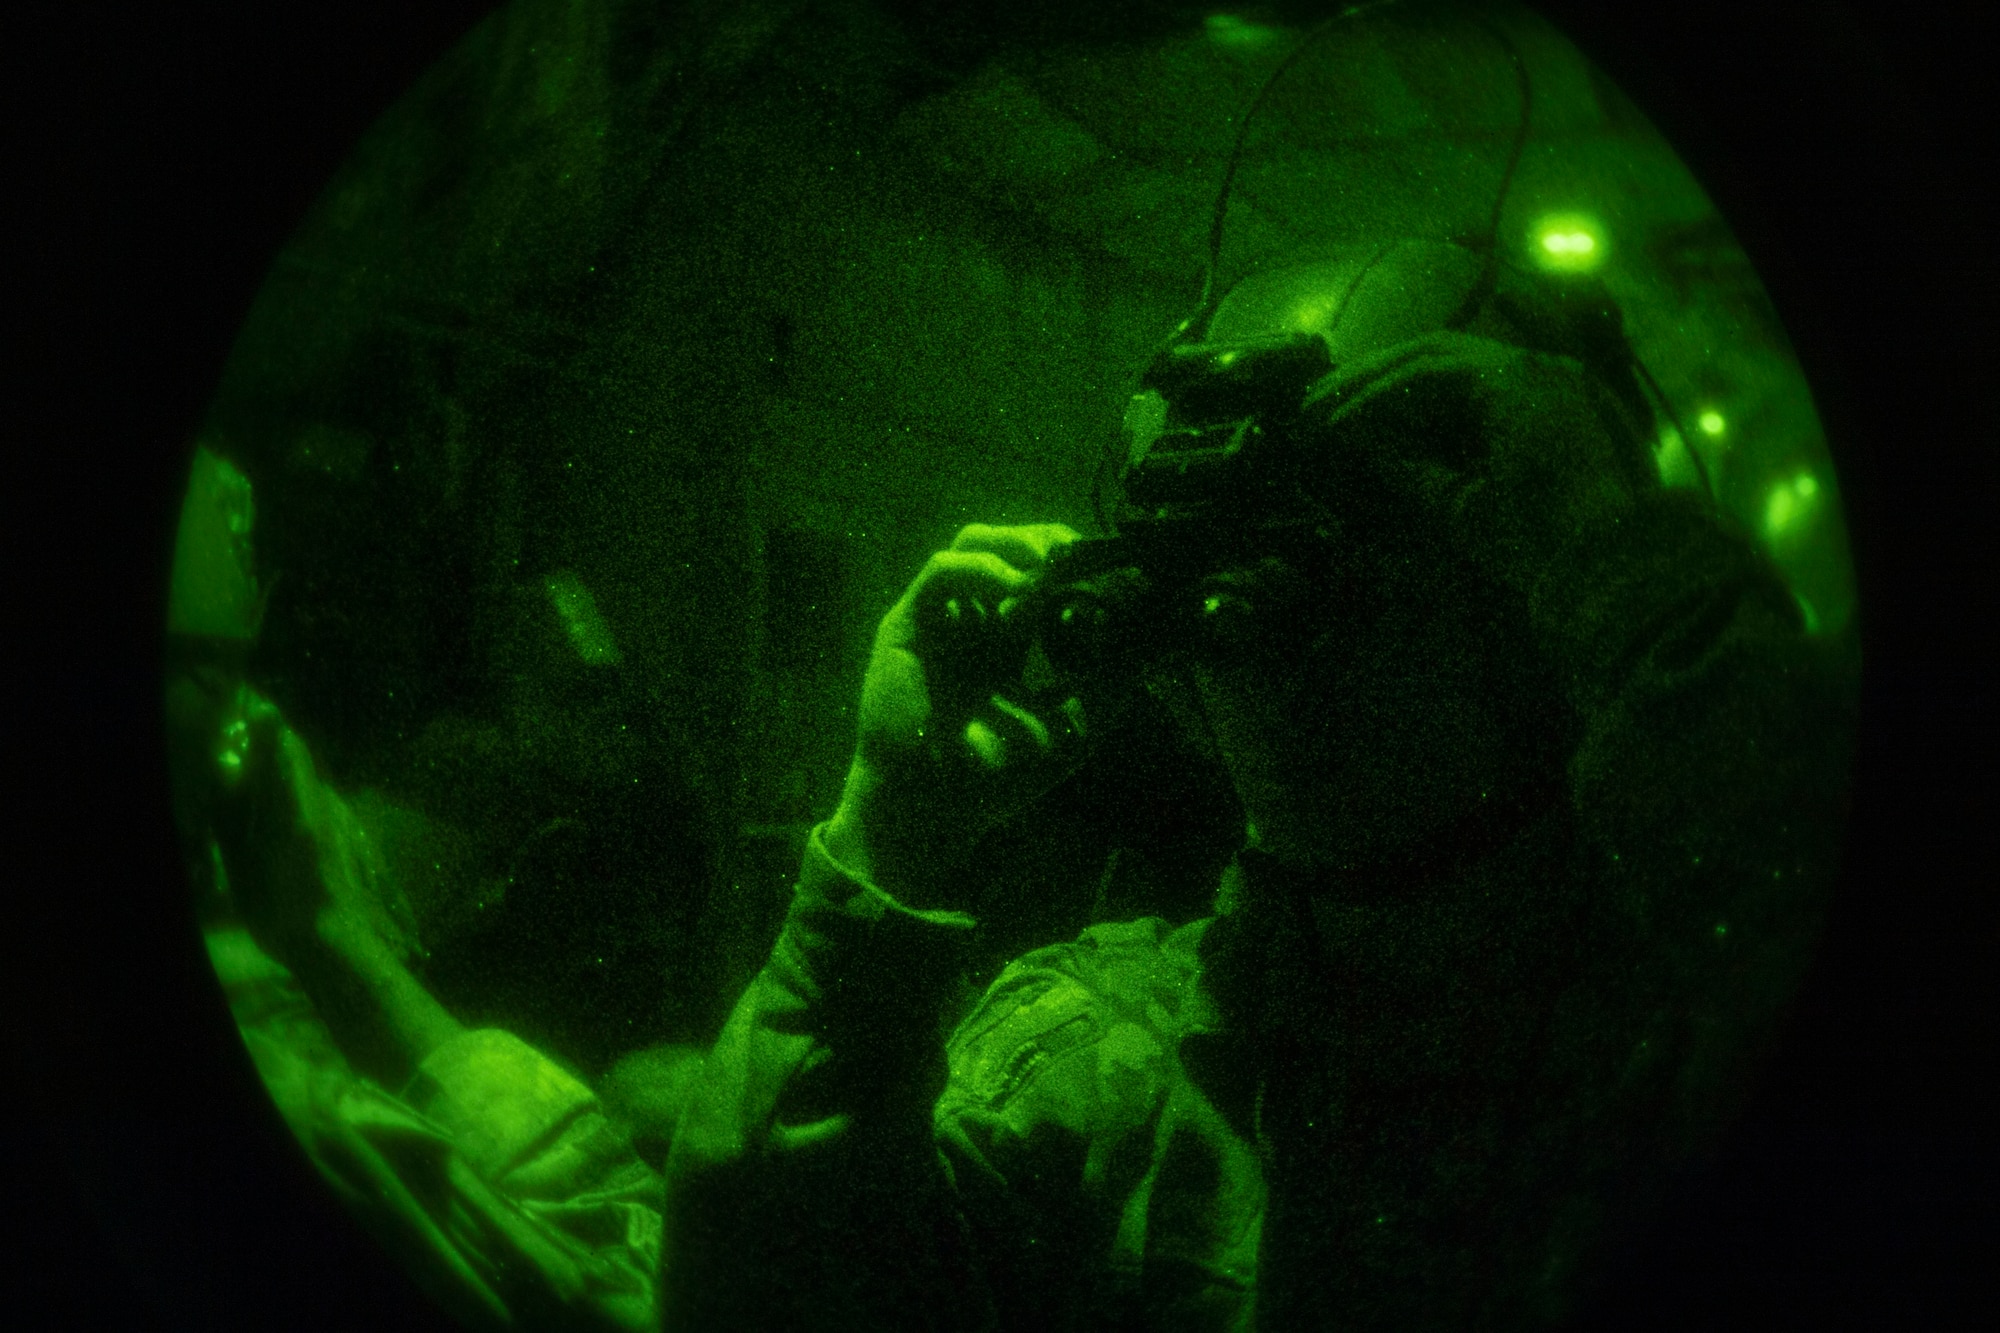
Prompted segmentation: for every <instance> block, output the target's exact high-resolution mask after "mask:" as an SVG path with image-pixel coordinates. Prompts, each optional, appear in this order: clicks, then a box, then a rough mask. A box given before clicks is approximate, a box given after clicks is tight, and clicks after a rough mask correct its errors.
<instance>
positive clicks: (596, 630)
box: [545, 572, 625, 666]
mask: <svg viewBox="0 0 2000 1333" xmlns="http://www.w3.org/2000/svg"><path fill="white" fill-rule="evenodd" d="M545 587H546V589H547V591H548V594H549V602H550V604H551V605H553V606H554V607H555V609H556V614H557V615H558V616H561V617H562V622H563V628H564V629H565V630H566V631H568V633H569V641H570V646H571V647H573V648H575V649H576V654H577V656H578V657H581V658H582V659H583V660H584V661H586V662H588V663H590V665H592V666H616V665H618V664H619V663H620V662H622V661H624V660H625V655H624V654H623V653H621V652H619V651H618V644H617V643H616V642H615V641H614V640H613V639H612V637H611V627H610V626H609V625H607V624H605V623H604V616H603V615H602V614H601V613H600V612H599V611H598V609H597V599H596V598H595V597H592V596H591V595H590V589H588V588H586V587H584V586H583V581H582V580H581V579H579V578H577V576H576V575H574V574H570V573H567V572H565V573H561V574H551V575H550V576H549V578H548V582H547V584H546V585H545Z"/></svg>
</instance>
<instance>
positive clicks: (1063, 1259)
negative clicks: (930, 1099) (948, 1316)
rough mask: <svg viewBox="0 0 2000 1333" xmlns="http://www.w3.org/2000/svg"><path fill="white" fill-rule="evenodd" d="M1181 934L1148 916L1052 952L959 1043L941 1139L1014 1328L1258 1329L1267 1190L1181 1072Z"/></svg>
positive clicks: (1002, 1313) (1016, 980) (1033, 963)
mask: <svg viewBox="0 0 2000 1333" xmlns="http://www.w3.org/2000/svg"><path fill="white" fill-rule="evenodd" d="M1168 939H1169V937H1168V935H1167V931H1166V926H1165V923H1164V922H1162V921H1160V920H1159V919H1157V918H1147V919H1145V920H1141V921H1135V922H1130V923H1124V924H1118V925H1101V926H1095V927H1092V928H1091V929H1090V930H1087V931H1085V932H1084V934H1083V936H1082V938H1080V939H1078V940H1077V941H1075V942H1074V943H1069V944H1063V945H1057V946H1052V947H1050V948H1046V949H1038V950H1036V951H1035V952H1033V953H1031V954H1028V955H1026V956H1024V957H1023V958H1021V959H1018V960H1017V961H1015V962H1014V963H1012V964H1010V965H1009V966H1008V968H1007V969H1006V970H1005V971H1004V972H1003V973H1002V974H1001V976H1000V978H999V979H998V980H997V981H995V983H994V984H993V986H992V987H991V988H990V989H989V990H988V991H987V993H986V996H985V997H984V999H983V1000H982V1002H981V1003H980V1005H979V1006H978V1008H977V1009H976V1010H975V1011H974V1012H973V1014H972V1015H971V1016H970V1017H969V1018H967V1019H966V1021H965V1022H964V1023H963V1024H961V1025H960V1027H959V1028H958V1030H957V1032H955V1033H954V1034H953V1037H952V1040H951V1043H950V1045H949V1048H948V1051H949V1058H950V1082H949V1084H948V1086H947V1088H946V1091H945V1094H944V1096H943V1097H942V1098H940V1099H939V1102H938V1107H937V1135H938V1142H939V1144H940V1146H941V1148H942V1150H943V1152H944V1153H945V1156H946V1159H947V1160H948V1162H949V1163H950V1164H951V1167H952V1172H953V1177H954V1179H955V1180H956V1182H957V1186H958V1190H959V1194H960V1198H961V1201H962V1205H963V1207H964V1210H965V1216H966V1219H967V1227H968V1231H969V1233H970V1235H971V1237H972V1240H973V1244H974V1249H975V1253H976V1254H977V1255H978V1258H979V1262H980V1264H981V1267H982V1271H983V1272H984V1273H985V1274H986V1277H987V1280H988V1283H989V1285H990V1288H991V1290H992V1292H993V1293H994V1300H995V1306H996V1310H997V1312H998V1315H999V1321H1000V1324H1001V1326H1002V1327H1004V1328H1008V1329H1037V1330H1040V1329H1066V1328H1099V1327H1120V1326H1125V1325H1127V1324H1129V1323H1130V1322H1131V1321H1132V1320H1134V1319H1135V1318H1139V1319H1142V1320H1143V1321H1144V1322H1145V1325H1146V1326H1147V1327H1173V1328H1186V1329H1216V1330H1221V1329H1232V1328H1237V1327H1240V1326H1242V1320H1243V1318H1245V1317H1247V1311H1248V1299H1247V1297H1248V1293H1249V1291H1250V1289H1251V1287H1252V1285H1253V1284H1254V1273H1255V1263H1256V1246H1257V1240H1256V1222H1257V1215H1258V1212H1259V1210H1260V1208H1261V1198H1262V1191H1261V1181H1260V1177H1259V1175H1258V1171H1257V1167H1256V1164H1255V1162H1254V1158H1253V1154H1252V1153H1251V1152H1250V1150H1249V1149H1248V1148H1247V1147H1246V1146H1245V1145H1243V1144H1242V1143H1241V1141H1240V1140H1238V1139H1236V1138H1235V1137H1234V1136H1233V1135H1231V1134H1229V1133H1228V1132H1227V1131H1226V1130H1225V1129H1224V1128H1223V1126H1222V1124H1221V1122H1220V1119H1219V1117H1218V1116H1217V1115H1216V1114H1215V1112H1214V1108H1213V1107H1212V1106H1211V1105H1210V1104H1209V1103H1208V1101H1207V1099H1206V1098H1205V1097H1204V1096H1203V1095H1202V1094H1201V1093H1200V1092H1199V1091H1198V1090H1197V1089H1196V1088H1195V1087H1194V1086H1193V1085H1192V1084H1191V1083H1190V1082H1189V1080H1188V1079H1187V1078H1186V1077H1185V1076H1184V1074H1183V1072H1182V1070H1181V1068H1180V1064H1179V1055H1178V1049H1179V1043H1180V1039H1181V1037H1182V1036H1183V1035H1184V1033H1185V1032H1186V1031H1187V1030H1188V1029H1189V1027H1190V1026H1193V1027H1195V1028H1197V1029H1199V1028H1200V1026H1201V1023H1200V1018H1201V1016H1202V1014H1203V1009H1202V1004H1201V1001H1200V1000H1199V998H1198V988H1197V986H1196V984H1195V980H1194V977H1195V965H1194V960H1193V954H1192V949H1191V947H1190V948H1188V949H1178V948H1167V947H1163V946H1164V945H1165V944H1166V942H1167V940H1168Z"/></svg>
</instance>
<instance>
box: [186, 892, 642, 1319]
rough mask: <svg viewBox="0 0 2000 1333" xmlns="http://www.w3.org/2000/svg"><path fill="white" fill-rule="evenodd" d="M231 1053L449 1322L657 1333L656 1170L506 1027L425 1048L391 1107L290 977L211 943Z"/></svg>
mask: <svg viewBox="0 0 2000 1333" xmlns="http://www.w3.org/2000/svg"><path fill="white" fill-rule="evenodd" d="M209 945H210V953H211V957H212V958H213V959H214V960H215V962H216V967H217V971H218V974H219V975H220V976H221V977H222V979H223V981H224V984H225V987H226V989H227V990H228V991H229V993H230V998H231V1005H232V1008H233V1010H234V1011H235V1014H236V1018H237V1022H238V1026H239V1028H240V1029H241V1031H242V1033H243V1038H244V1041H245V1044H246V1045H247V1046H248V1047H249V1049H250V1053H251V1055H252V1058H253V1059H254V1060H255V1062H256V1064H257V1068H258V1071H259V1073H260V1074H261V1075H262V1076H263V1079H264V1083H265V1086H266V1087H267V1088H268V1089H269V1090H270V1092H271V1095H272V1098H273V1100H274V1101H275V1102H276V1103H277V1106H278V1109H279V1111H280V1113H281V1114H283V1116H284V1118H285V1120H286V1122H287V1123H288V1124H289V1125H290V1126H291V1128H292V1130H293V1132H294V1133H295V1134H296V1135H297V1136H298V1138H299V1141H300V1143H301V1144H302V1145H303V1146H304V1147H305V1149H306V1152H307V1154H308V1155H309V1156H310V1158H311V1159H312V1161H313V1164H314V1166H315V1167H316V1168H317V1169H318V1170H319V1172H320V1174H321V1175H322V1176H323V1177H324V1178H325V1179H326V1180H327V1181H328V1183H329V1184H330V1185H332V1186H333V1188H334V1190H335V1191H336V1192H337V1193H338V1194H340V1195H341V1196H342V1198H343V1199H344V1200H345V1201H346V1202H347V1203H348V1205H349V1206H350V1207H351V1208H352V1209H353V1210H354V1211H355V1213H356V1215H357V1216H358V1217H359V1218H360V1220H361V1221H362V1223H363V1225H364V1226H365V1227H367V1229H368V1230H369V1231H370V1232H372V1233H373V1234H374V1235H375V1236H376V1238H377V1239H378V1240H380V1241H381V1242H382V1243H383V1245H384V1246H385V1247H386V1248H388V1249H389V1250H390V1251H391V1252H392V1253H394V1254H396V1255H397V1256H398V1257H399V1258H400V1259H401V1260H402V1261H403V1262H404V1263H405V1265H406V1266H407V1267H408V1269H409V1271H410V1272H411V1275H412V1276H413V1277H414V1278H415V1279H416V1280H417V1281H418V1283H419V1284H420V1285H421V1286H423V1287H424V1288H425V1290H426V1291H428V1292H429V1293H430V1294H431V1296H432V1297H433V1298H434V1299H436V1300H437V1301H438V1302H439V1303H440V1304H441V1305H443V1306H444V1307H445V1308H446V1309H447V1310H449V1311H451V1312H452V1313H453V1314H454V1315H455V1316H456V1317H457V1318H458V1319H459V1320H460V1321H461V1322H462V1323H464V1324H466V1325H468V1326H470V1327H473V1328H483V1329H499V1328H514V1327H521V1326H527V1327H534V1328H549V1329H594V1330H606V1329H617V1330H633V1331H634V1333H636V1331H637V1330H646V1329H651V1328H652V1327H653V1326H654V1319H655V1310H656V1302H655V1300H654V1277H655V1268H656V1263H657V1256H658V1252H659V1234H660V1216H661V1210H662V1208H663V1206H664V1201H663V1197H662V1189H661V1182H660V1177H659V1175H658V1174H657V1173H656V1172H654V1171H652V1170H651V1169H650V1168H648V1167H647V1166H646V1165H645V1164H644V1163H643V1162H641V1161H640V1160H639V1159H638V1157H637V1156H636V1155H635V1154H634V1153H633V1152H632V1150H631V1148H630V1145H629V1144H628V1143H627V1142H626V1141H625V1140H624V1138H623V1137H622V1136H621V1135H620V1134H619V1133H618V1132H617V1131H616V1130H614V1129H613V1127H612V1126H611V1125H610V1123H609V1122H608V1121H607V1120H606V1118H605V1116H604V1115H603V1113H602V1110H601V1108H600V1107H599V1106H598V1103H597V1099H596V1097H595V1096H594V1095H593V1094H592V1093H591V1092H590V1090H589V1089H588V1088H586V1087H585V1086H584V1085H583V1084H581V1083H579V1082H577V1081H576V1080H575V1079H574V1078H572V1077H571V1076H570V1075H569V1074H567V1073H566V1072H565V1071H563V1070H562V1069H561V1068H560V1067H559V1066H558V1065H556V1064H555V1063H554V1062H553V1061H551V1060H550V1059H549V1058H548V1057H547V1056H545V1055H543V1054H541V1053H540V1052H538V1051H536V1050H535V1049H534V1048H533V1047H531V1046H528V1045H527V1044H526V1043H524V1042H522V1041H520V1040H519V1039H518V1038H516V1037H514V1036H512V1035H511V1034H509V1033H506V1032H501V1031H496V1030H483V1031H474V1032H468V1033H466V1034H464V1035H463V1036H461V1037H459V1038H457V1039H455V1040H453V1041H451V1042H448V1043H447V1044H445V1045H444V1046H442V1047H440V1048H438V1049H437V1050H436V1051H434V1052H432V1054H431V1056H430V1057H429V1058H428V1059H427V1060H425V1061H424V1063H423V1065H422V1066H421V1067H420V1068H419V1071H418V1074H417V1076H416V1078H415V1079H414V1080H413V1082H412V1084H411V1086H410V1087H409V1089H407V1090H406V1093H405V1095H403V1096H397V1095H395V1094H393V1093H391V1092H389V1091H388V1090H386V1089H384V1088H382V1087H380V1086H378V1085H376V1084H375V1083H373V1082H371V1081H369V1080H367V1079H365V1078H362V1077H360V1076H359V1075H357V1074H356V1073H355V1072H354V1071H353V1070H352V1068H351V1067H349V1065H348V1064H347V1061H346V1060H345V1058H344V1057H343V1056H342V1055H341V1053H340V1051H339V1049H338V1048H337V1047H336V1046H335V1044H334V1042H333V1039H332V1037H331V1035H330V1034H329V1033H328V1032H327V1031H326V1028H325V1025H324V1024H323V1023H321V1022H320V1021H319V1020H318V1018H317V1016H316V1015H315V1014H314V1013H313V1011H312V1008H311V1004H310V1002H309V1001H308V1000H307V999H306V998H305V995H304V993H303V992H302V991H300V990H299V989H298V986H297V983H296V982H294V981H293V980H292V979H291V976H290V973H289V972H287V971H286V970H285V969H284V968H283V967H281V966H280V965H279V964H277V963H275V962H273V961H272V960H271V959H270V958H269V957H268V956H266V955H264V954H262V953H261V951H259V950H257V949H256V947H255V946H254V945H253V944H252V943H251V942H250V940H249V937H248V936H247V934H244V933H243V932H231V931H218V932H214V933H212V934H211V936H210V940H209Z"/></svg>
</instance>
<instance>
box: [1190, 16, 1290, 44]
mask: <svg viewBox="0 0 2000 1333" xmlns="http://www.w3.org/2000/svg"><path fill="white" fill-rule="evenodd" d="M1202 26H1203V27H1205V28H1207V29H1208V40H1210V41H1211V42H1214V43H1215V44H1216V45H1217V46H1223V47H1228V48H1230V49H1231V50H1236V51H1255V50H1257V49H1259V48H1260V47H1265V46H1269V45H1270V44H1271V41H1272V39H1273V38H1275V37H1276V36H1277V35H1278V30H1277V29H1276V28H1267V27H1265V26H1264V25H1263V24H1261V23H1251V22H1249V21H1247V20H1245V19H1242V18H1239V17H1237V16H1236V15H1234V14H1210V15H1209V16H1208V17H1207V18H1206V19H1204V20H1203V21H1202Z"/></svg>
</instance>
